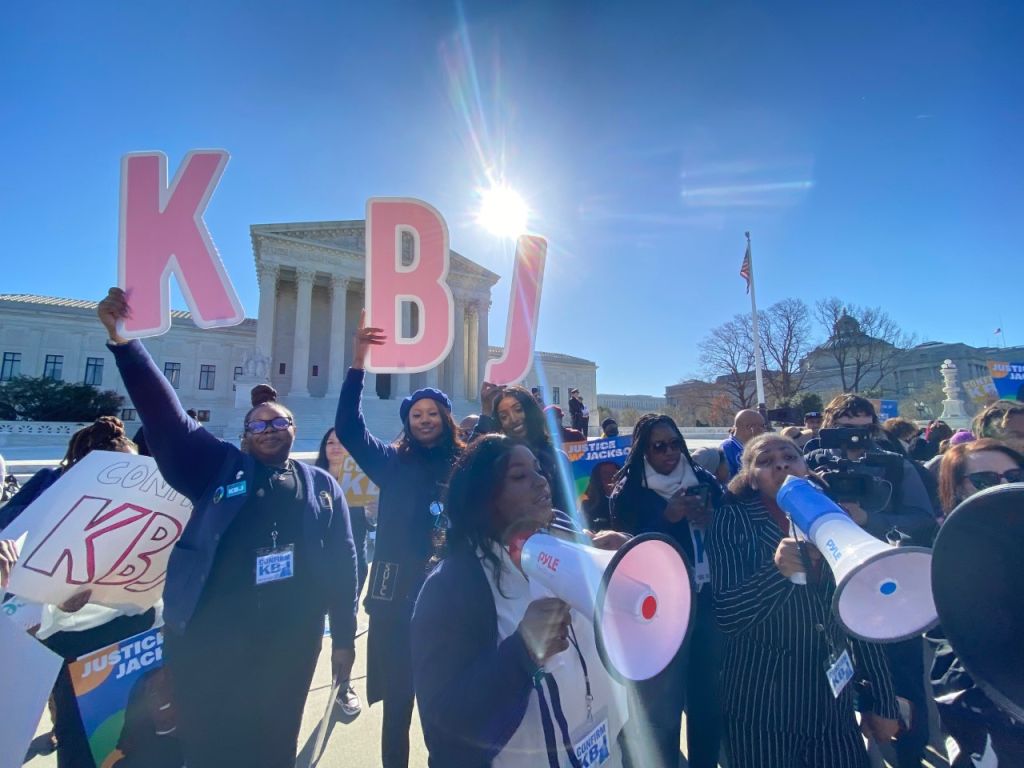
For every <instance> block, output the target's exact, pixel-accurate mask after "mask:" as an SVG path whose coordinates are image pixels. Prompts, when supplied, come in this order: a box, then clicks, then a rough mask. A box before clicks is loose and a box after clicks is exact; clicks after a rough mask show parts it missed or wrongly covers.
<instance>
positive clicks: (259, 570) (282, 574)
mask: <svg viewBox="0 0 1024 768" xmlns="http://www.w3.org/2000/svg"><path fill="white" fill-rule="evenodd" d="M294 575H295V546H294V545H293V544H289V545H288V546H285V547H273V548H271V549H258V550H256V586H259V585H260V584H270V583H272V582H275V581H284V580H285V579H290V578H291V577H292V576H294Z"/></svg>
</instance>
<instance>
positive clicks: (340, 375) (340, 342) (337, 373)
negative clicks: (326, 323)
mask: <svg viewBox="0 0 1024 768" xmlns="http://www.w3.org/2000/svg"><path fill="white" fill-rule="evenodd" d="M348 282H349V279H348V278H347V277H345V276H344V275H332V276H331V284H330V292H331V328H330V335H329V338H330V342H329V350H330V358H329V359H330V367H329V369H328V371H327V396H328V397H333V396H335V395H337V394H338V393H340V392H341V384H342V381H343V380H344V378H345V342H346V329H345V312H346V310H347V309H348Z"/></svg>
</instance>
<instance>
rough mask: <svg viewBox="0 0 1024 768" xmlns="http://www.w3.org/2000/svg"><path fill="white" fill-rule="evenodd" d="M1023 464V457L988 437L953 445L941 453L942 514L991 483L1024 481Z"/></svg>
mask: <svg viewBox="0 0 1024 768" xmlns="http://www.w3.org/2000/svg"><path fill="white" fill-rule="evenodd" d="M1022 467H1024V456H1021V454H1019V453H1017V451H1015V450H1013V448H1011V447H1010V446H1008V445H1004V444H1003V443H1000V442H999V441H997V440H993V439H991V438H988V437H983V438H981V439H980V440H974V441H972V442H969V443H961V444H960V445H956V446H953V447H952V448H950V449H949V450H948V451H946V453H945V454H944V455H943V459H942V469H941V470H940V473H939V497H940V498H941V499H942V511H943V514H946V515H948V514H949V513H950V512H952V511H953V508H954V507H956V505H957V504H959V503H960V502H961V501H963V500H964V499H966V498H968V497H970V496H973V495H974V494H975V493H977V492H978V491H983V490H985V489H986V488H991V487H992V486H993V485H999V484H1000V483H1020V482H1024V469H1022Z"/></svg>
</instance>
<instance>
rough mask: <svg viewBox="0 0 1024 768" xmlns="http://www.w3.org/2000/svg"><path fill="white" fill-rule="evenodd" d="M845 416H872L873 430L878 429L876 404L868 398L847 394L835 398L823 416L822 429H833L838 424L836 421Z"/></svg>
mask: <svg viewBox="0 0 1024 768" xmlns="http://www.w3.org/2000/svg"><path fill="white" fill-rule="evenodd" d="M843 416H870V417H871V429H872V430H873V431H875V430H877V429H878V413H877V412H876V411H875V406H874V403H872V402H871V401H870V400H868V399H867V398H866V397H861V396H860V395H855V394H853V393H852V392H847V393H845V394H842V395H836V396H835V397H833V398H832V399H831V400H830V401H829V404H828V405H826V406H825V410H824V411H823V412H822V415H821V427H822V429H831V428H832V427H834V426H835V425H836V424H835V422H836V419H840V418H842V417H843Z"/></svg>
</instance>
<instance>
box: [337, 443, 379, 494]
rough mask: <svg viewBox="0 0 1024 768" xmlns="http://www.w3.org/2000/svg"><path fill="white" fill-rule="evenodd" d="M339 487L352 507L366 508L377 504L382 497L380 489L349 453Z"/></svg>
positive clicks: (343, 465) (339, 479)
mask: <svg viewBox="0 0 1024 768" xmlns="http://www.w3.org/2000/svg"><path fill="white" fill-rule="evenodd" d="M342 450H344V449H342ZM338 485H340V486H341V490H343V491H344V492H345V501H347V502H348V505H349V506H350V507H365V506H366V505H367V504H369V503H370V502H376V501H377V497H378V496H379V495H380V488H378V487H377V486H376V485H374V483H373V482H372V481H371V480H370V478H368V477H367V476H366V473H365V472H363V470H362V469H360V468H359V465H358V464H356V460H355V459H353V458H352V457H351V456H350V455H349V453H348V451H345V463H344V464H342V466H341V476H340V477H339V478H338Z"/></svg>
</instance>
